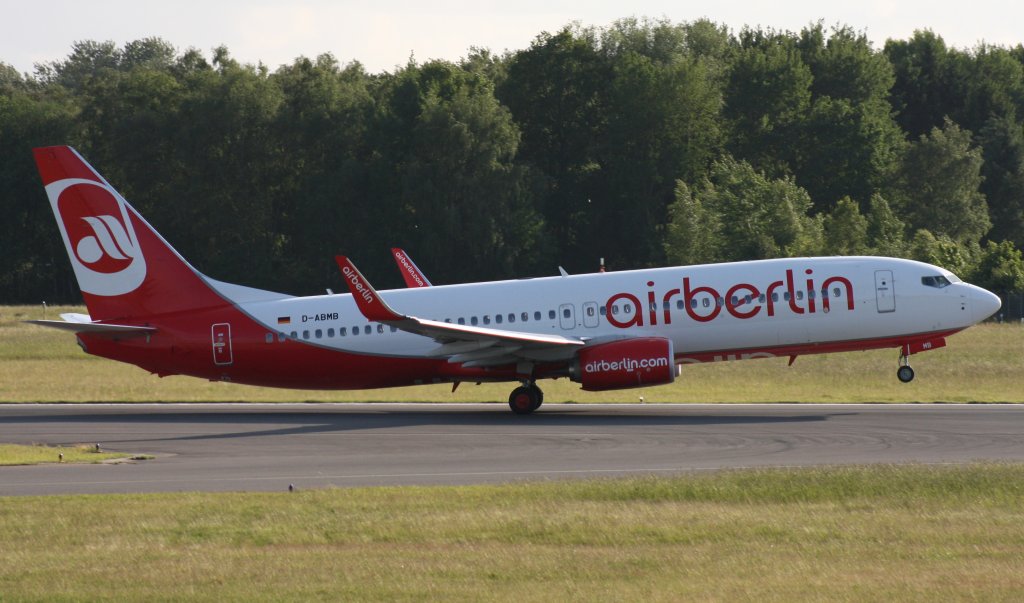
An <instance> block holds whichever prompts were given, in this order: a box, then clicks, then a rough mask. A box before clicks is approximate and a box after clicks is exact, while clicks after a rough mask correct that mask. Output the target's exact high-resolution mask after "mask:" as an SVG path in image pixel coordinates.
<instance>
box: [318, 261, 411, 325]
mask: <svg viewBox="0 0 1024 603" xmlns="http://www.w3.org/2000/svg"><path fill="white" fill-rule="evenodd" d="M334 261H336V262H338V268H340V269H341V276H342V278H343V279H344V280H345V284H347V285H348V288H349V291H351V292H352V297H353V298H354V299H355V300H356V305H357V306H359V311H360V312H362V314H363V316H364V317H365V318H366V319H367V320H373V321H376V322H388V321H392V320H402V319H404V318H405V317H404V316H402V315H401V314H399V313H397V312H395V311H394V310H392V309H391V308H390V307H388V305H387V304H386V303H384V300H383V299H381V297H380V295H379V294H378V293H377V290H376V289H374V288H373V285H371V284H370V282H369V281H367V280H366V277H365V276H363V274H362V273H361V272H359V269H358V268H356V266H355V264H353V263H352V260H350V259H348V258H347V257H345V256H343V255H336V256H334Z"/></svg>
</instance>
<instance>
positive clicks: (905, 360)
mask: <svg viewBox="0 0 1024 603" xmlns="http://www.w3.org/2000/svg"><path fill="white" fill-rule="evenodd" d="M896 378H897V379H899V380H900V382H901V383H910V382H911V381H913V380H914V369H913V368H911V366H910V356H908V355H907V352H906V348H905V347H904V348H901V349H900V368H898V369H896Z"/></svg>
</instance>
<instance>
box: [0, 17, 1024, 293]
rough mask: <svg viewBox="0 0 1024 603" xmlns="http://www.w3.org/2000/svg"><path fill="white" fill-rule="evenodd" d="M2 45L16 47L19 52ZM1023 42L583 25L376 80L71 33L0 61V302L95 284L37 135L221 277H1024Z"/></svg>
mask: <svg viewBox="0 0 1024 603" xmlns="http://www.w3.org/2000/svg"><path fill="white" fill-rule="evenodd" d="M0 58H2V57H0ZM1022 120H1024V47H1021V46H1017V47H1016V48H1012V49H1008V48H1003V47H993V46H986V45H981V46H978V47H977V48H974V49H971V50H961V49H955V48H950V47H947V46H946V44H945V43H944V41H943V40H942V38H941V37H940V36H939V35H937V34H935V33H933V32H931V31H919V32H916V33H915V34H914V35H913V36H912V37H911V38H910V39H908V40H890V41H888V42H887V43H886V44H885V47H884V49H882V50H877V49H875V48H873V47H872V45H871V43H870V42H869V41H868V39H867V37H866V36H865V35H864V34H863V33H860V32H857V31H855V30H853V29H851V28H849V27H843V26H837V27H835V28H832V29H828V30H827V29H825V28H824V27H823V26H822V25H821V24H820V23H818V24H811V25H809V26H807V27H806V28H804V29H803V30H801V31H800V32H795V33H794V32H784V31H775V30H766V29H760V28H758V29H750V28H746V29H743V30H742V31H740V32H739V33H738V34H736V35H734V34H732V33H731V32H729V30H728V29H727V28H725V27H723V26H720V25H717V24H715V23H712V22H710V21H706V20H701V21H696V22H692V23H672V22H669V21H667V20H638V19H625V20H622V21H618V22H616V23H614V24H612V25H611V26H609V27H607V28H587V27H581V26H567V27H565V28H563V29H561V30H559V31H557V32H555V33H543V34H541V35H539V36H538V37H537V38H536V39H535V40H534V42H533V43H532V44H531V45H530V46H529V47H528V48H525V49H523V50H520V51H516V52H510V53H506V54H504V55H494V54H492V53H491V52H490V51H487V50H483V49H472V50H471V51H470V53H469V54H468V56H467V57H466V58H465V59H463V60H462V61H461V62H460V63H458V64H453V63H449V62H444V61H431V62H427V63H424V64H418V63H415V62H413V61H410V63H409V64H408V65H406V66H404V67H401V68H398V69H395V70H394V71H393V72H386V73H379V74H371V73H367V72H366V71H365V69H364V68H363V67H362V66H361V65H360V64H359V63H357V62H353V63H349V64H345V65H341V64H339V63H338V61H337V60H336V59H335V58H334V57H332V56H330V55H322V56H319V57H316V58H315V59H310V58H305V57H300V58H298V59H296V60H295V61H294V62H293V63H292V64H290V65H286V66H282V67H281V68H279V69H277V70H276V71H273V72H271V71H269V70H268V69H267V68H266V67H264V66H262V65H243V64H239V63H238V62H237V61H235V60H234V59H233V58H232V57H231V55H230V52H229V51H228V49H227V48H217V49H215V50H214V51H213V52H212V53H211V55H209V56H207V55H204V53H202V52H200V51H197V50H194V49H188V50H185V51H179V50H178V49H176V48H175V47H173V46H172V45H171V44H170V43H169V42H167V41H165V40H161V39H157V38H147V39H143V40H138V41H135V42H130V43H128V44H126V45H125V46H124V47H118V46H116V45H115V44H113V43H110V42H95V41H83V42H77V43H75V44H74V45H73V46H72V48H71V52H70V53H69V55H68V57H67V58H66V59H64V60H61V61H56V62H53V63H49V64H45V65H39V66H38V67H37V69H36V72H35V73H34V74H31V75H29V74H21V73H18V72H17V71H16V70H15V69H13V68H11V67H10V66H8V65H5V64H3V63H2V62H0V191H2V192H0V215H2V216H3V220H2V221H0V257H3V258H4V260H3V262H2V263H0V301H3V302H29V301H39V300H42V299H46V300H47V301H51V300H53V301H72V300H74V299H75V298H76V295H77V292H76V288H75V285H74V281H73V279H72V278H71V276H70V268H69V266H68V262H67V260H66V258H65V257H64V250H63V248H62V245H61V243H60V239H59V237H58V236H57V231H56V228H55V225H54V223H53V220H52V217H51V216H50V210H49V207H48V204H47V203H46V200H45V195H44V193H43V191H42V188H41V187H40V186H39V185H38V178H37V176H36V174H35V170H34V166H33V165H32V159H31V153H30V149H31V148H32V147H34V146H41V145H48V144H72V145H74V146H76V147H77V148H79V149H80V150H81V151H82V152H83V154H84V155H85V156H86V157H87V158H88V159H89V160H90V161H91V162H92V163H93V164H94V165H95V166H96V167H97V168H98V169H100V170H101V171H102V172H103V173H104V174H105V175H106V176H107V178H108V179H109V180H110V181H111V182H112V183H113V184H114V185H115V186H117V187H118V188H119V189H121V191H122V192H123V193H124V194H125V196H126V197H128V198H129V199H131V200H132V202H133V203H134V204H135V205H136V206H137V207H138V208H139V209H140V210H141V211H142V212H143V213H144V214H145V215H146V217H147V219H149V220H150V221H151V222H152V223H153V224H154V225H155V226H156V227H157V228H158V229H159V230H160V231H161V232H162V233H163V234H164V235H165V236H166V237H167V238H168V239H169V240H170V241H171V242H172V243H173V244H174V245H175V246H176V247H177V248H179V249H180V250H181V251H182V253H183V254H184V255H186V257H188V258H189V259H190V260H191V261H193V262H194V263H195V264H196V266H197V267H198V268H199V269H201V270H203V271H205V272H207V273H209V274H210V275H211V276H214V277H219V278H224V279H230V280H237V281H241V282H245V283H247V284H251V285H254V286H259V287H264V288H269V289H277V290H283V291H288V292H293V293H310V292H316V291H319V290H322V289H323V288H324V287H335V288H338V287H340V283H339V282H338V276H337V274H336V268H335V267H334V265H333V262H332V261H331V256H332V255H333V254H335V253H338V252H345V253H349V254H353V255H355V256H356V259H357V260H358V261H359V263H360V266H361V267H362V268H363V269H364V270H365V271H366V272H367V273H368V274H369V275H372V276H371V278H373V280H374V281H376V282H378V283H379V284H380V285H382V286H389V285H398V284H399V283H400V280H399V277H398V274H397V271H396V270H395V269H394V267H393V266H392V264H391V260H390V258H389V256H388V254H387V253H386V248H387V247H388V246H390V245H401V246H403V247H406V248H407V249H408V250H409V251H410V252H411V253H412V254H413V255H414V256H415V257H416V258H417V261H418V262H419V263H420V264H421V265H422V266H423V267H424V269H426V270H427V271H428V273H429V274H430V277H431V279H432V280H433V281H435V282H438V283H445V282H458V281H464V280H473V279H489V278H505V277H517V276H530V275H536V274H551V273H552V272H553V271H554V269H555V267H556V266H557V265H559V264H561V265H564V266H566V267H567V268H568V269H569V270H571V271H583V270H588V271H589V270H593V269H594V268H595V266H596V263H597V259H598V258H599V257H605V258H606V260H607V263H608V266H609V268H610V269H623V268H635V267H643V266H650V265H661V264H664V263H666V262H673V263H688V262H715V261H725V260H739V259H754V258H763V257H773V256H779V255H788V254H862V253H865V254H884V255H895V256H903V257H913V258H917V259H921V260H924V261H930V262H934V263H938V264H942V265H944V266H946V267H948V268H950V269H952V270H954V271H957V272H958V273H959V274H960V275H961V276H962V277H964V278H967V279H973V280H975V281H977V282H978V283H979V284H982V285H987V286H990V287H993V288H994V289H997V290H999V291H1010V290H1018V289H1020V288H1022V287H1024V282H1022V279H1024V276H1022V275H1024V261H1022V259H1021V252H1020V249H1021V246H1022V245H1024V126H1022Z"/></svg>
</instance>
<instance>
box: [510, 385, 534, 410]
mask: <svg viewBox="0 0 1024 603" xmlns="http://www.w3.org/2000/svg"><path fill="white" fill-rule="evenodd" d="M538 392H540V389H538V388H537V386H536V385H534V386H533V387H530V386H528V385H523V386H520V387H517V388H515V389H514V390H512V394H511V395H509V397H508V407H509V408H511V409H512V412H514V413H516V414H517V415H528V414H530V413H532V412H533V411H535V410H537V409H538V408H540V402H541V400H540V397H539V396H538V395H537V394H538Z"/></svg>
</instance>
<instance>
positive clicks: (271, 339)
mask: <svg viewBox="0 0 1024 603" xmlns="http://www.w3.org/2000/svg"><path fill="white" fill-rule="evenodd" d="M266 341H267V343H274V334H273V333H267V338H266Z"/></svg>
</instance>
